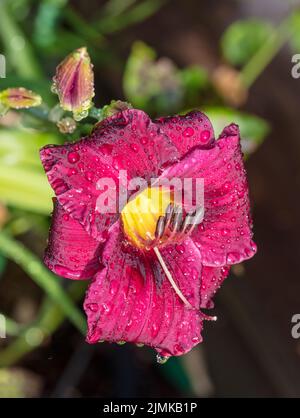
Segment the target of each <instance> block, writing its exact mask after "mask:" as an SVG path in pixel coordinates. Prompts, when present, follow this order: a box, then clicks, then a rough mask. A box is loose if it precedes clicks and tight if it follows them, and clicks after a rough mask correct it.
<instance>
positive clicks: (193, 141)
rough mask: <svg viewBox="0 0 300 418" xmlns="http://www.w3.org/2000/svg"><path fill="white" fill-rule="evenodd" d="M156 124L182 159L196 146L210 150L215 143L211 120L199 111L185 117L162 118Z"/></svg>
mask: <svg viewBox="0 0 300 418" xmlns="http://www.w3.org/2000/svg"><path fill="white" fill-rule="evenodd" d="M156 123H157V124H158V125H160V126H161V130H162V131H163V132H164V133H165V134H166V135H167V136H168V137H169V138H170V139H171V140H172V142H173V143H174V145H175V146H176V148H177V149H178V151H179V153H180V156H181V157H182V156H184V154H186V153H187V152H188V151H190V150H191V149H192V148H194V147H195V146H199V147H202V148H208V147H210V146H211V145H212V144H213V142H214V130H213V127H212V124H211V122H210V120H209V119H208V117H207V116H205V115H204V113H201V112H198V111H193V112H190V113H187V114H186V115H184V116H169V117H166V118H160V119H158V120H157V121H156Z"/></svg>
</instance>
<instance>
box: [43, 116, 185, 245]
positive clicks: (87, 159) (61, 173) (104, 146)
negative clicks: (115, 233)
mask: <svg viewBox="0 0 300 418" xmlns="http://www.w3.org/2000/svg"><path fill="white" fill-rule="evenodd" d="M40 155H41V160H42V163H43V166H44V169H45V171H46V173H47V176H48V180H49V182H50V184H51V186H52V188H53V190H54V192H55V194H56V196H57V199H58V201H59V203H60V204H61V205H62V206H63V208H64V209H65V211H66V212H67V213H69V214H70V215H71V216H72V217H73V218H74V219H75V220H77V221H79V222H80V223H81V224H82V225H83V226H84V228H85V229H86V231H87V232H88V233H89V234H90V235H91V236H92V237H94V238H96V239H97V240H99V241H105V239H106V238H107V231H108V229H109V227H110V226H111V225H112V224H113V223H114V222H115V221H116V220H117V219H118V213H116V211H117V210H118V202H119V200H118V196H119V193H118V192H119V189H120V187H126V186H127V182H128V180H130V179H132V178H135V177H137V176H140V177H142V178H143V179H145V180H149V179H150V178H151V177H153V176H154V177H155V176H157V174H158V172H159V171H160V169H161V167H162V166H164V165H165V164H167V163H168V162H171V161H174V159H176V157H177V151H176V148H175V147H174V145H173V144H172V143H171V141H170V140H168V139H167V137H166V136H165V135H163V134H161V133H160V128H159V127H158V126H157V125H155V124H154V123H152V122H151V120H150V119H149V117H148V116H147V115H146V114H145V113H144V112H142V111H139V110H126V111H124V112H120V113H118V114H117V115H115V116H113V117H111V118H108V119H106V120H105V121H104V122H102V123H101V124H99V125H98V126H97V127H96V129H95V131H94V133H93V134H92V135H91V137H89V138H84V139H81V140H80V141H78V142H77V143H75V144H66V145H63V146H47V147H45V148H43V149H42V150H41V153H40ZM120 170H127V173H126V175H125V174H124V176H121V177H120ZM103 179H107V181H108V182H109V187H108V188H109V190H110V193H111V194H112V198H114V197H115V199H114V200H115V201H116V204H117V206H116V207H113V208H112V209H111V210H109V211H107V213H103V212H101V211H99V207H101V205H102V204H101V203H100V206H99V199H100V198H101V195H102V193H104V192H105V190H107V189H105V188H104V187H103V186H102V184H103ZM100 180H101V184H100V183H99V181H100ZM111 182H112V183H111ZM133 191H134V190H132V191H129V192H128V196H129V197H130V194H131V193H133ZM97 202H98V203H97Z"/></svg>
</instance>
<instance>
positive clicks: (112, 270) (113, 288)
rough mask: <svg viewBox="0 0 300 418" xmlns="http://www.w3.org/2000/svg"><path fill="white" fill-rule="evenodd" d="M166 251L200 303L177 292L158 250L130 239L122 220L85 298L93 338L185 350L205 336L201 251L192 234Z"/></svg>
mask: <svg viewBox="0 0 300 418" xmlns="http://www.w3.org/2000/svg"><path fill="white" fill-rule="evenodd" d="M162 255H163V257H164V260H165V262H166V265H167V266H168V268H169V269H170V271H171V272H172V274H173V276H174V280H176V282H177V285H178V286H179V287H180V289H181V291H182V293H183V294H184V295H185V297H186V298H187V299H188V300H189V302H190V303H191V304H192V306H193V307H194V308H195V309H189V308H187V307H186V306H185V305H184V304H183V302H182V301H181V300H180V299H179V297H178V296H177V295H176V293H175V291H174V289H173V288H172V287H171V285H170V283H169V281H168V280H167V278H166V276H165V273H164V272H163V270H162V268H161V266H160V264H159V262H158V260H157V259H156V256H155V254H154V253H151V254H150V253H149V254H144V253H142V252H140V251H138V250H135V249H134V248H133V247H132V246H130V245H129V244H125V243H124V237H123V234H122V231H121V230H120V225H119V224H118V223H117V224H115V225H114V226H113V227H112V228H111V230H110V237H109V239H108V240H107V242H106V244H105V248H104V251H103V257H102V261H103V264H104V268H103V269H102V270H101V271H100V272H99V273H98V274H97V275H96V276H95V278H94V281H93V282H92V283H91V285H90V287H89V289H88V292H87V296H86V300H85V303H84V308H85V311H86V314H87V317H88V336H87V341H88V342H89V343H96V342H98V341H100V340H107V341H111V342H119V341H121V342H126V341H128V342H134V343H137V344H146V345H149V346H152V347H154V348H155V349H156V350H157V351H158V352H160V353H161V354H162V355H164V356H170V355H181V354H184V353H186V352H188V351H189V350H190V349H191V348H192V347H193V346H194V345H196V344H198V343H199V342H201V335H200V332H201V329H202V320H203V317H202V314H201V312H200V311H199V306H200V276H201V259H200V252H199V251H198V249H197V247H196V246H195V245H194V244H193V242H192V240H190V239H187V240H186V241H184V242H183V243H182V244H180V247H176V246H169V247H167V248H165V249H164V250H162Z"/></svg>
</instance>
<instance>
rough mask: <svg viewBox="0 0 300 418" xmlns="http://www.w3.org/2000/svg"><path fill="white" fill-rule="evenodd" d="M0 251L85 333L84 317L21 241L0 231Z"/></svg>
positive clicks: (54, 278) (53, 277)
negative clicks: (20, 268)
mask: <svg viewBox="0 0 300 418" xmlns="http://www.w3.org/2000/svg"><path fill="white" fill-rule="evenodd" d="M0 252H1V253H2V254H3V255H4V256H5V257H7V258H9V259H11V260H12V261H14V262H15V263H16V264H18V265H19V266H20V267H22V269H23V270H24V271H25V272H26V273H27V274H28V275H29V276H30V277H31V278H32V280H34V281H35V283H37V284H38V285H39V286H40V287H41V288H42V289H43V290H44V291H45V292H46V294H47V295H48V296H49V297H50V298H51V299H52V300H53V301H55V302H56V303H57V304H58V305H59V306H60V307H61V309H62V310H63V311H64V313H65V315H66V316H67V317H68V318H69V319H70V321H71V322H72V323H73V324H74V325H75V326H76V328H77V329H78V330H79V331H80V332H82V333H85V329H86V325H85V319H84V316H83V315H82V313H81V312H80V310H79V309H78V308H77V307H76V305H74V303H73V302H72V300H71V299H70V298H69V296H68V295H67V294H66V293H65V291H64V290H63V289H62V287H61V286H60V284H59V282H58V278H57V277H56V276H54V275H53V274H52V273H50V272H49V271H48V270H47V269H46V267H44V266H43V264H42V263H41V262H40V260H39V259H38V257H36V256H35V255H34V254H33V253H31V251H30V250H28V248H26V247H25V246H24V245H23V244H22V243H21V242H19V241H16V240H15V239H14V238H12V237H10V236H9V235H8V234H7V233H5V232H4V231H2V232H0Z"/></svg>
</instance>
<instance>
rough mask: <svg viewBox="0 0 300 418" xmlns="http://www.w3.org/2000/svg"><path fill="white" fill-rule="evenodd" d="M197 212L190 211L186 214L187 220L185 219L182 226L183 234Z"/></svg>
mask: <svg viewBox="0 0 300 418" xmlns="http://www.w3.org/2000/svg"><path fill="white" fill-rule="evenodd" d="M195 214H196V211H194V212H192V213H188V214H187V215H186V217H185V220H184V222H183V224H182V227H181V233H182V234H184V233H185V231H186V229H187V228H188V227H189V226H190V225H191V223H192V220H193V217H194V216H195Z"/></svg>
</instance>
